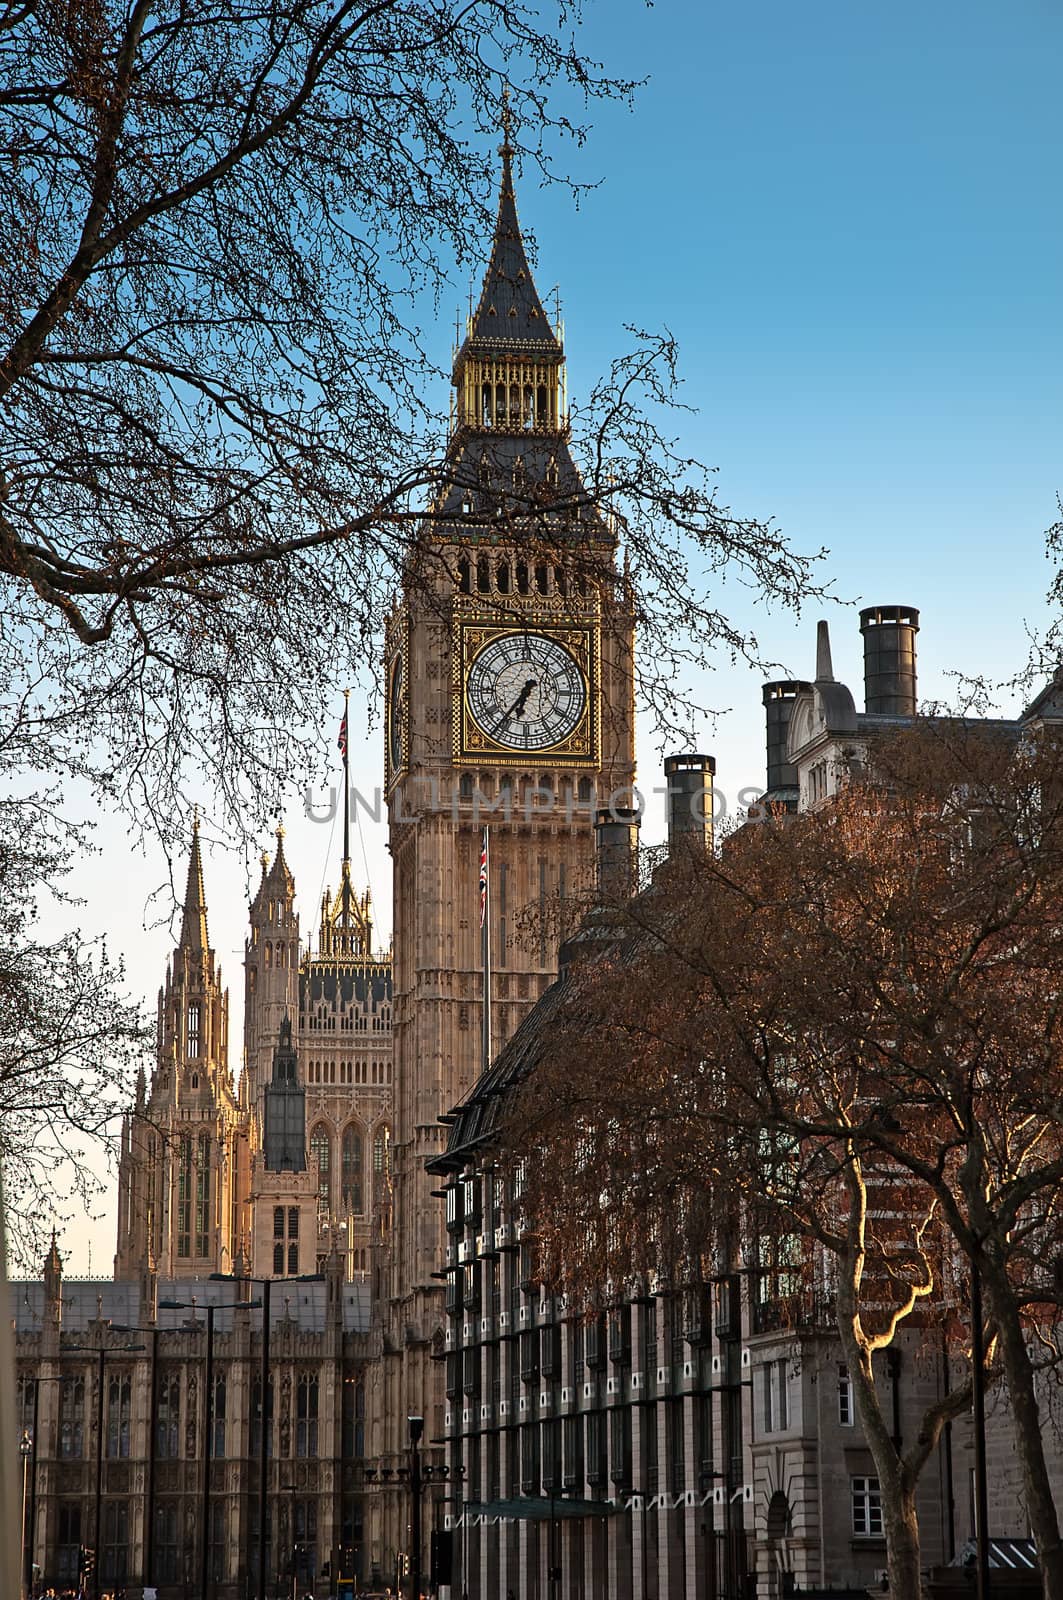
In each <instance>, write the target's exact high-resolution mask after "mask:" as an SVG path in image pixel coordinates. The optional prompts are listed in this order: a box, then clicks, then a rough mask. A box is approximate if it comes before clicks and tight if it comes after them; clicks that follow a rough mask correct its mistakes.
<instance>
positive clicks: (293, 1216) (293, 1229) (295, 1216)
mask: <svg viewBox="0 0 1063 1600" xmlns="http://www.w3.org/2000/svg"><path fill="white" fill-rule="evenodd" d="M288 1237H289V1239H298V1237H299V1207H298V1206H289V1207H288Z"/></svg>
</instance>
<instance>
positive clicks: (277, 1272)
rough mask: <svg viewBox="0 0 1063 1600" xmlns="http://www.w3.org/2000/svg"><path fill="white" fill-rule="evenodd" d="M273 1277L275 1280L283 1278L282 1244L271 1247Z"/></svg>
mask: <svg viewBox="0 0 1063 1600" xmlns="http://www.w3.org/2000/svg"><path fill="white" fill-rule="evenodd" d="M273 1276H274V1277H275V1278H283V1277H284V1246H283V1245H282V1244H275V1245H274V1246H273Z"/></svg>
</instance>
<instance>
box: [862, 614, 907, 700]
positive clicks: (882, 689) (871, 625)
mask: <svg viewBox="0 0 1063 1600" xmlns="http://www.w3.org/2000/svg"><path fill="white" fill-rule="evenodd" d="M860 632H861V633H862V634H863V636H864V709H865V711H867V712H869V713H870V714H871V715H873V716H883V717H914V716H915V712H916V670H915V636H916V634H917V633H918V632H919V612H918V611H917V610H916V609H915V607H914V606H867V607H865V609H864V610H863V611H861V613H860Z"/></svg>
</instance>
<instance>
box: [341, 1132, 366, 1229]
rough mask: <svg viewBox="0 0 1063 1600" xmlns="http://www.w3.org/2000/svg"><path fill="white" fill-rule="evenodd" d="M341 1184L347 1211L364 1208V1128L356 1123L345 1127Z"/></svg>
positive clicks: (357, 1210) (356, 1210) (344, 1206)
mask: <svg viewBox="0 0 1063 1600" xmlns="http://www.w3.org/2000/svg"><path fill="white" fill-rule="evenodd" d="M340 1184H341V1188H342V1192H343V1209H344V1210H345V1211H347V1212H359V1211H361V1210H362V1130H361V1128H359V1127H358V1126H357V1124H355V1123H353V1122H352V1123H351V1124H350V1125H349V1126H348V1127H347V1128H345V1129H344V1133H343V1147H342V1153H341V1158H340Z"/></svg>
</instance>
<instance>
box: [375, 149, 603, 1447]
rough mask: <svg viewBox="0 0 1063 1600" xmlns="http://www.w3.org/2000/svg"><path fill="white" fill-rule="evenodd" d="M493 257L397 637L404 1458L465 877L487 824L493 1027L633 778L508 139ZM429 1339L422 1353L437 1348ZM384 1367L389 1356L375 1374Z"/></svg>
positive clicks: (435, 1406)
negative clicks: (430, 1166) (600, 823)
mask: <svg viewBox="0 0 1063 1600" xmlns="http://www.w3.org/2000/svg"><path fill="white" fill-rule="evenodd" d="M500 153H501V156H502V181H501V192H500V197H499V206H498V219H497V222H496V225H495V233H494V239H493V242H492V248H491V258H490V263H489V265H488V268H487V272H486V275H485V277H484V280H483V289H482V292H481V295H480V301H479V304H478V306H477V308H476V310H475V312H474V313H473V314H472V315H471V316H470V317H469V319H468V322H467V326H466V334H465V339H464V341H463V343H462V344H461V345H460V347H459V348H458V349H457V351H456V353H455V359H454V371H453V384H454V389H455V391H456V393H455V399H454V403H453V408H452V432H451V439H450V444H449V448H448V453H447V471H446V475H445V479H446V481H445V484H444V486H443V487H442V488H441V489H440V491H439V494H438V496H437V498H436V501H435V503H434V505H433V507H432V508H431V510H430V512H429V513H428V515H427V516H426V520H425V524H424V527H423V530H422V533H421V537H420V541H419V545H418V548H417V550H416V551H415V553H414V554H413V556H412V557H411V561H410V564H409V567H408V571H407V575H406V581H405V583H404V589H403V596H402V601H401V604H400V605H399V606H398V607H397V609H396V612H395V614H394V615H393V617H392V620H391V625H390V627H389V630H388V636H387V663H386V668H387V679H386V681H387V688H388V706H387V732H386V769H387V770H386V781H387V792H388V804H389V842H390V848H391V852H392V856H393V858H394V981H395V1009H394V1038H395V1055H394V1061H395V1070H394V1087H395V1143H394V1148H393V1152H392V1173H393V1186H394V1187H393V1200H394V1229H393V1235H392V1237H393V1240H394V1254H393V1256H392V1259H391V1262H390V1265H389V1268H388V1274H387V1275H388V1278H389V1281H388V1282H387V1283H386V1284H385V1285H383V1286H382V1287H383V1291H384V1295H385V1296H386V1297H387V1298H388V1300H389V1308H388V1322H389V1324H390V1332H391V1337H390V1338H385V1350H388V1349H390V1351H391V1358H390V1361H391V1371H390V1375H389V1376H387V1377H386V1378H385V1379H384V1380H383V1381H384V1383H385V1386H386V1389H387V1396H388V1398H387V1400H386V1403H385V1407H386V1411H387V1413H388V1414H389V1415H390V1416H391V1417H392V1418H393V1419H395V1435H394V1437H392V1438H391V1439H389V1440H387V1441H385V1440H384V1439H381V1440H379V1444H380V1446H382V1447H383V1448H384V1449H385V1450H387V1451H397V1450H398V1449H399V1448H401V1446H402V1445H403V1443H404V1440H403V1438H402V1437H401V1432H402V1430H403V1429H404V1428H405V1419H406V1417H407V1416H409V1415H423V1416H424V1418H425V1440H426V1441H430V1440H432V1439H439V1438H441V1436H442V1433H443V1415H442V1410H443V1408H442V1375H441V1370H440V1366H439V1364H438V1363H436V1364H433V1363H432V1362H431V1359H430V1358H431V1355H432V1353H433V1352H432V1343H433V1339H434V1338H435V1337H436V1335H437V1330H439V1329H440V1328H441V1326H442V1321H443V1306H442V1286H441V1284H440V1281H439V1278H438V1276H437V1275H438V1273H439V1271H440V1268H441V1265H442V1263H443V1253H444V1236H445V1228H444V1217H443V1214H442V1210H441V1207H440V1202H439V1200H438V1198H437V1197H436V1196H434V1195H433V1193H432V1187H433V1180H432V1179H431V1178H430V1177H429V1176H428V1174H427V1173H426V1171H425V1162H426V1161H427V1160H429V1159H430V1158H431V1157H432V1156H435V1155H437V1154H438V1153H439V1152H440V1151H441V1149H442V1148H443V1145H444V1143H445V1128H444V1127H443V1126H442V1125H441V1124H440V1121H439V1119H440V1117H441V1116H442V1115H444V1114H445V1113H446V1112H447V1111H449V1109H450V1108H451V1107H452V1106H453V1105H454V1104H455V1103H456V1101H457V1100H458V1099H459V1098H460V1097H462V1096H463V1095H464V1094H465V1093H466V1092H467V1091H468V1090H469V1088H470V1087H471V1085H472V1083H473V1081H474V1080H475V1078H476V1077H477V1076H478V1074H479V1072H480V1071H481V1068H482V1065H483V1063H482V1059H481V1037H482V1032H481V1024H482V1008H483V1003H484V1001H483V971H482V965H481V953H480V926H479V912H478V893H477V880H478V875H479V857H480V846H481V829H482V827H483V825H484V824H485V823H489V824H490V828H491V869H490V893H491V906H492V918H491V945H492V948H491V966H492V969H493V974H494V977H493V1017H492V1022H493V1040H494V1046H495V1049H498V1048H500V1047H501V1046H502V1045H503V1044H504V1043H505V1041H506V1040H507V1038H508V1037H509V1036H510V1035H511V1034H512V1032H513V1030H514V1029H515V1027H516V1026H517V1024H518V1022H519V1021H520V1019H521V1017H522V1016H523V1015H524V1014H525V1012H526V1011H527V1010H528V1009H529V1008H530V1007H531V1006H532V1005H533V1004H534V1002H535V1001H536V1000H537V999H538V997H539V995H540V994H541V993H542V991H543V989H544V988H545V987H546V986H547V984H548V983H549V982H550V981H551V980H552V978H553V977H554V976H555V974H556V970H557V968H556V952H557V941H558V932H559V928H558V920H557V910H558V908H560V918H561V922H562V925H563V921H564V916H565V910H564V908H565V903H566V901H571V900H572V899H573V898H574V897H575V896H577V895H579V894H580V892H581V890H583V889H584V888H585V887H586V886H587V884H588V881H589V879H590V876H591V873H592V868H593V839H594V830H593V826H592V824H593V814H594V807H595V804H596V803H598V804H602V803H606V801H607V800H608V797H609V796H611V795H622V796H625V798H622V799H620V800H619V801H618V803H619V804H627V803H629V801H628V800H627V799H626V795H627V793H628V792H629V791H630V788H631V785H632V783H633V781H634V744H633V688H632V683H633V678H632V660H631V649H632V621H631V612H630V608H629V606H628V604H627V599H626V590H625V587H624V583H623V579H622V578H621V577H620V576H619V575H618V574H617V573H616V570H615V537H614V534H613V531H612V529H611V527H610V525H609V523H608V521H607V519H606V517H605V516H604V515H603V513H602V511H601V510H600V508H599V507H597V506H596V505H595V504H594V503H593V501H592V499H591V497H590V495H589V494H588V492H587V490H586V488H585V486H584V485H583V483H582V481H581V478H580V476H579V473H578V472H577V470H576V467H575V465H574V463H573V460H572V457H571V455H570V452H569V444H568V417H567V410H566V402H565V355H564V346H563V342H562V332H561V328H560V326H555V325H554V324H552V323H551V321H550V319H549V318H548V317H547V315H546V313H545V311H544V308H543V306H542V303H541V302H540V299H539V296H538V293H537V291H536V288H535V284H534V282H533V280H532V274H531V270H530V268H529V265H528V260H527V256H526V253H525V249H524V243H523V240H522V238H521V233H520V226H519V223H518V220H517V209H516V202H515V198H514V191H513V179H512V150H511V149H510V146H509V142H508V138H507V139H506V142H505V143H504V144H503V146H502V149H501V152H500ZM438 1353H439V1352H438V1351H436V1354H438ZM388 1361H389V1358H388V1357H387V1356H385V1365H388Z"/></svg>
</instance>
